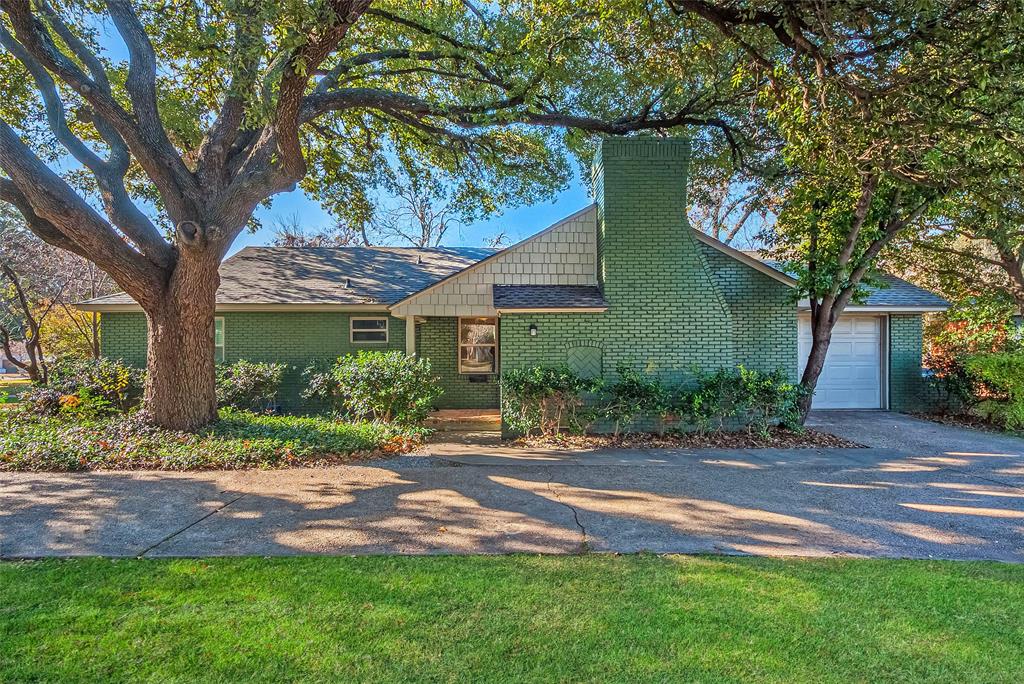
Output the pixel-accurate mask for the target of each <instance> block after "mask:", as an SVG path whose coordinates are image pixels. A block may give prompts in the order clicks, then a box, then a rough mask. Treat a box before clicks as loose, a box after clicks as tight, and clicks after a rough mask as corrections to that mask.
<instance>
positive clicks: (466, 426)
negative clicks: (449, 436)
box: [426, 409, 501, 432]
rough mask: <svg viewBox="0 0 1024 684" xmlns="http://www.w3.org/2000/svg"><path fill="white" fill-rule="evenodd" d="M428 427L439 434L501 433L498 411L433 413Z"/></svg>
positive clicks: (456, 410)
mask: <svg viewBox="0 0 1024 684" xmlns="http://www.w3.org/2000/svg"><path fill="white" fill-rule="evenodd" d="M426 426H427V427H428V428H430V429H432V430H437V431H438V432H500V431H501V413H500V412H499V411H498V409H441V410H439V411H433V412H432V413H431V414H430V415H429V416H428V417H427V422H426Z"/></svg>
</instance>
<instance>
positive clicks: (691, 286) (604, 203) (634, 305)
mask: <svg viewBox="0 0 1024 684" xmlns="http://www.w3.org/2000/svg"><path fill="white" fill-rule="evenodd" d="M688 160H689V145H688V144H687V143H686V142H685V141H682V140H654V139H615V140H606V141H604V143H603V144H602V146H601V150H600V153H599V156H598V158H597V160H596V162H595V188H596V194H597V201H598V253H599V256H598V261H599V268H600V279H601V281H602V283H603V286H604V294H605V299H606V300H607V301H608V305H609V308H608V311H607V312H605V313H596V314H515V315H505V316H503V317H502V329H501V354H502V369H504V370H508V369H510V368H519V367H527V366H531V365H536V364H551V363H563V362H566V360H567V358H568V357H569V354H570V352H569V350H570V349H572V348H575V347H597V348H599V349H600V350H601V356H602V365H603V369H604V374H605V375H606V376H610V375H613V374H614V370H615V367H616V365H617V364H619V363H620V362H624V363H627V364H630V365H632V366H633V367H635V368H640V369H643V370H644V371H646V372H648V373H651V374H653V375H657V376H658V377H660V378H661V379H663V380H665V381H667V382H679V381H685V380H686V379H688V378H691V377H692V369H693V368H694V367H699V368H704V369H715V368H720V367H731V366H734V365H736V364H738V363H745V364H748V365H751V366H755V367H759V368H777V367H781V368H785V369H786V370H787V371H790V372H791V373H793V374H795V372H796V351H795V349H796V334H797V333H796V307H795V305H794V304H793V302H792V300H791V298H790V289H789V288H787V287H786V286H785V285H783V284H782V283H779V282H778V281H776V280H773V279H771V278H768V277H767V276H765V275H763V274H761V273H759V272H757V271H755V270H754V269H751V268H749V267H747V266H745V265H743V264H740V263H738V262H736V261H735V260H734V259H731V258H729V257H726V256H724V255H722V254H721V253H720V252H717V251H716V250H713V249H711V248H708V247H706V246H705V245H703V244H702V243H699V242H698V241H697V240H696V239H694V238H693V236H692V235H691V232H690V228H689V226H688V225H687V224H686V219H685V216H686V172H687V163H688ZM530 324H535V325H536V326H537V329H538V334H537V336H536V337H531V336H530V334H529V326H530Z"/></svg>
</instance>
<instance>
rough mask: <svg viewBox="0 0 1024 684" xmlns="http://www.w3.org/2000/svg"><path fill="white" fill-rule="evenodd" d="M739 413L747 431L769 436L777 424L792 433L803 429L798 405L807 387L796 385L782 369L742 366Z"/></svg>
mask: <svg viewBox="0 0 1024 684" xmlns="http://www.w3.org/2000/svg"><path fill="white" fill-rule="evenodd" d="M738 371H739V391H738V393H737V395H738V397H739V413H740V415H741V417H742V419H743V422H744V423H745V424H746V425H747V429H748V430H750V431H754V432H757V433H758V434H759V435H761V436H766V435H767V434H768V432H769V430H770V428H771V427H772V425H774V424H776V423H778V424H780V425H783V426H785V427H787V428H789V429H791V430H801V429H802V428H803V425H802V423H801V420H800V418H801V415H800V408H799V405H798V402H799V400H800V398H801V397H802V396H803V395H804V391H805V390H804V388H803V387H802V386H801V385H798V384H794V383H793V382H790V380H789V379H788V378H787V377H786V374H785V373H784V372H783V371H781V370H778V369H776V370H774V371H771V372H769V373H766V372H764V371H759V370H752V369H749V368H744V367H743V366H740V367H739V369H738Z"/></svg>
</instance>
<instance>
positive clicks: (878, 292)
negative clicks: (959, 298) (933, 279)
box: [860, 274, 949, 307]
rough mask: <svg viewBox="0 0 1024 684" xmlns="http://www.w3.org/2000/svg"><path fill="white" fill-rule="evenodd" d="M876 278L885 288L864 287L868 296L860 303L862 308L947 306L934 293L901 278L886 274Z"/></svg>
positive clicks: (945, 302)
mask: <svg viewBox="0 0 1024 684" xmlns="http://www.w3.org/2000/svg"><path fill="white" fill-rule="evenodd" d="M877 278H878V279H879V280H881V281H883V282H884V283H885V284H886V287H865V288H864V289H865V290H867V291H868V296H867V297H866V298H865V299H864V300H863V301H861V302H860V304H861V305H862V306H909V307H914V306H921V307H948V306H949V302H947V301H946V300H945V299H943V298H942V297H940V296H939V295H937V294H935V293H934V292H929V291H928V290H925V289H924V288H921V287H918V286H917V285H914V284H912V283H908V282H907V281H906V280H903V279H902V278H897V277H896V276H891V275H888V274H882V275H880V276H877Z"/></svg>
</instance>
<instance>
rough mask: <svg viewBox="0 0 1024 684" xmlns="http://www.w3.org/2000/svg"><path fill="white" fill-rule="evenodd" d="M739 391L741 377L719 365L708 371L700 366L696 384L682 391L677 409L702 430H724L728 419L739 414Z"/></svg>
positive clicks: (682, 415)
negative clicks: (702, 369)
mask: <svg viewBox="0 0 1024 684" xmlns="http://www.w3.org/2000/svg"><path fill="white" fill-rule="evenodd" d="M739 393H740V388H739V382H738V376H737V375H736V374H735V373H733V372H732V371H729V370H727V369H725V368H719V369H718V370H716V371H714V372H712V373H705V372H701V371H700V370H699V369H698V372H697V384H696V387H694V388H693V389H691V390H688V391H686V390H684V391H683V392H681V393H680V395H679V399H678V401H677V403H676V407H677V411H678V413H679V414H680V416H681V417H683V418H684V419H688V420H692V421H693V424H694V425H695V426H696V428H697V429H698V430H699V431H700V432H708V431H712V430H713V431H716V432H721V431H723V430H724V429H725V424H726V421H728V420H729V419H731V418H734V417H735V416H736V415H737V413H739V408H740V404H739V401H740V397H739Z"/></svg>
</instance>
